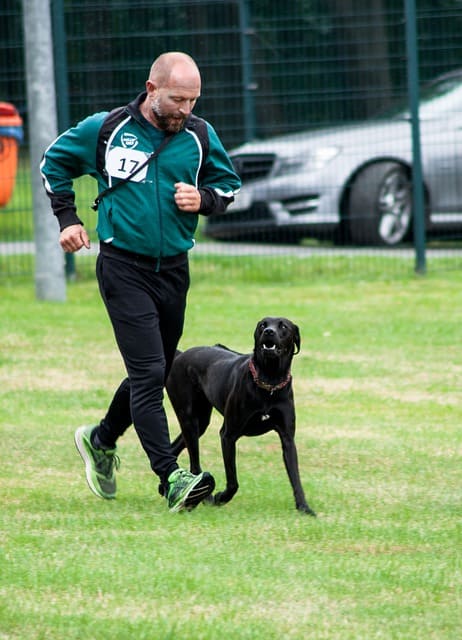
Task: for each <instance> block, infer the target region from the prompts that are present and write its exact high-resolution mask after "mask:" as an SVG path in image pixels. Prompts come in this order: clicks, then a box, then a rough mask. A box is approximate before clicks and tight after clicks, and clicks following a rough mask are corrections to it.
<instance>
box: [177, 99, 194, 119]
mask: <svg viewBox="0 0 462 640" xmlns="http://www.w3.org/2000/svg"><path fill="white" fill-rule="evenodd" d="M192 108H193V105H192V104H191V103H190V102H183V103H182V104H181V107H180V113H182V114H183V115H184V116H189V114H190V113H191V111H192Z"/></svg>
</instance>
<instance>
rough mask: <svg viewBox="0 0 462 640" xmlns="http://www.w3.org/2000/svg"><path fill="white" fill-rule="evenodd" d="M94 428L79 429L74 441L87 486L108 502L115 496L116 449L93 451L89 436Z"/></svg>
mask: <svg viewBox="0 0 462 640" xmlns="http://www.w3.org/2000/svg"><path fill="white" fill-rule="evenodd" d="M93 429H95V427H94V426H93V427H92V426H89V427H79V428H78V429H77V431H76V432H75V436H74V440H75V446H76V447H77V450H78V452H79V453H80V455H81V456H82V459H83V461H84V463H85V475H86V477H87V482H88V486H89V487H90V489H91V490H92V491H93V493H94V494H96V495H97V496H98V497H100V498H106V499H107V500H110V499H111V498H115V496H116V476H115V469H118V468H119V466H120V460H119V456H118V455H117V454H116V450H117V449H95V447H94V446H93V445H92V444H91V434H92V431H93Z"/></svg>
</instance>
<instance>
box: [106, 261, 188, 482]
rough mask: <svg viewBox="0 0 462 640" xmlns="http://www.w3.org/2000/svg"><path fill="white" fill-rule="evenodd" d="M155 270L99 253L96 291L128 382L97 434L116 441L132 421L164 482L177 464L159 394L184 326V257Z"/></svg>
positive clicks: (149, 266) (152, 464) (122, 387)
mask: <svg viewBox="0 0 462 640" xmlns="http://www.w3.org/2000/svg"><path fill="white" fill-rule="evenodd" d="M158 269H159V270H156V269H155V268H154V267H153V266H152V265H149V264H146V263H144V262H138V261H136V260H135V259H133V260H126V259H123V260H120V259H119V258H115V257H113V256H107V255H103V254H101V253H100V255H99V256H98V259H97V263H96V274H97V278H98V284H99V288H100V292H101V296H102V298H103V301H104V303H105V305H106V309H107V311H108V314H109V318H110V320H111V322H112V326H113V329H114V335H115V338H116V341H117V344H118V346H119V349H120V353H121V354H122V357H123V360H124V363H125V366H126V369H127V373H128V382H127V381H124V382H122V384H121V385H120V387H119V389H118V390H117V391H116V394H115V396H114V399H113V401H112V403H111V407H110V409H109V412H108V414H107V416H106V418H105V419H104V420H103V422H102V426H101V427H100V429H99V431H100V432H101V433H98V436H99V437H100V439H101V440H102V442H104V443H105V444H112V443H113V444H115V442H116V440H117V438H118V437H119V436H120V435H121V434H122V433H123V432H124V431H125V429H126V428H127V427H128V426H129V424H130V422H131V421H133V424H134V426H135V429H136V431H137V434H138V436H139V438H140V441H141V444H142V446H143V448H144V450H145V451H146V454H147V456H148V458H149V461H150V464H151V468H152V470H153V471H154V472H155V473H156V474H157V475H158V476H159V477H160V479H161V480H162V481H163V482H164V481H165V479H166V477H167V476H168V474H169V473H170V472H171V471H172V470H173V469H175V468H176V467H177V463H176V458H175V456H174V455H173V454H172V451H171V447H170V436H169V430H168V424H167V418H166V415H165V410H164V407H163V394H164V383H165V379H166V372H168V370H169V369H170V366H171V363H172V360H173V358H174V355H175V350H176V348H177V345H178V342H179V340H180V337H181V334H182V331H183V324H184V314H185V307H186V296H187V292H188V288H189V266H188V261H187V256H186V255H185V256H184V259H182V260H181V262H180V264H176V263H175V264H173V265H171V264H169V263H167V264H166V265H165V266H163V265H162V263H161V265H160V268H159V267H158ZM128 402H130V404H129V405H128Z"/></svg>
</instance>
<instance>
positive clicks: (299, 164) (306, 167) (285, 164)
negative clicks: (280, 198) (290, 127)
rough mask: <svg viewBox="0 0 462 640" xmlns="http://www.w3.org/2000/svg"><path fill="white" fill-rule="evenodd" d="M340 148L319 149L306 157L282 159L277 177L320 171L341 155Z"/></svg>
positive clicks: (310, 152)
mask: <svg viewBox="0 0 462 640" xmlns="http://www.w3.org/2000/svg"><path fill="white" fill-rule="evenodd" d="M340 150H341V148H340V147H318V148H315V149H312V150H311V151H309V152H308V153H305V154H304V155H298V156H292V157H290V158H282V160H281V163H280V165H279V167H278V169H277V171H276V174H275V175H276V176H282V175H285V174H287V173H297V172H299V171H319V169H322V168H323V167H324V166H325V165H326V164H327V163H328V162H330V161H331V160H333V159H334V158H335V157H336V156H338V154H339V153H340Z"/></svg>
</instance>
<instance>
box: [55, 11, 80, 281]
mask: <svg viewBox="0 0 462 640" xmlns="http://www.w3.org/2000/svg"><path fill="white" fill-rule="evenodd" d="M51 25H52V33H53V40H52V41H53V48H54V60H55V84H56V99H57V103H56V106H57V109H58V131H65V129H67V128H68V127H69V125H70V117H69V91H68V83H67V54H66V29H65V21H64V4H63V0H51ZM64 259H65V267H66V277H67V278H68V280H75V276H76V273H75V255H74V254H73V253H66V254H65V255H64Z"/></svg>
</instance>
